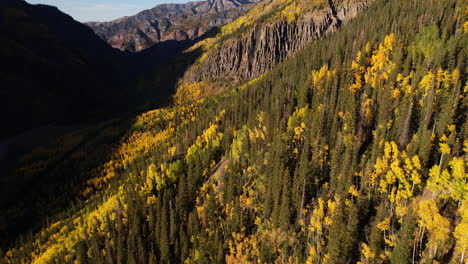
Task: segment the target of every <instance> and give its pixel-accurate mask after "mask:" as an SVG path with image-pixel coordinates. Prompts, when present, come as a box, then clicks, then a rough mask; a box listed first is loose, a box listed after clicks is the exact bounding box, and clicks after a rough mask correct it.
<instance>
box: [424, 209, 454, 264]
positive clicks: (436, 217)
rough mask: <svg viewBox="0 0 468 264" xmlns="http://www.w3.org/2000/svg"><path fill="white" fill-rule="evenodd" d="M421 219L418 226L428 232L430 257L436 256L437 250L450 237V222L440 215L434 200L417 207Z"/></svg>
mask: <svg viewBox="0 0 468 264" xmlns="http://www.w3.org/2000/svg"><path fill="white" fill-rule="evenodd" d="M416 213H417V215H418V217H419V220H418V225H419V226H420V227H421V228H424V229H426V230H427V232H428V242H427V245H426V246H427V248H428V249H429V255H430V256H434V255H435V254H436V253H437V249H438V248H440V246H443V245H444V243H445V242H446V241H447V239H448V238H449V235H450V221H449V220H448V219H447V218H445V217H443V216H442V215H440V213H439V209H438V208H437V205H436V202H435V201H434V200H422V201H421V202H419V203H418V204H417V205H416Z"/></svg>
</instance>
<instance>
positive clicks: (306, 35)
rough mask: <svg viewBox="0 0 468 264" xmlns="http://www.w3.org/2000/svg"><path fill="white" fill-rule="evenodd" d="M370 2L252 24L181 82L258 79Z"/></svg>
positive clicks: (361, 0)
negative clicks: (297, 17)
mask: <svg viewBox="0 0 468 264" xmlns="http://www.w3.org/2000/svg"><path fill="white" fill-rule="evenodd" d="M335 2H341V1H339V0H336V1H335ZM371 2H372V0H353V1H348V2H347V4H341V5H339V6H340V7H339V8H338V9H337V8H335V4H334V2H333V1H329V6H328V7H327V8H326V11H325V12H316V13H311V14H305V15H304V16H303V19H302V20H301V21H297V22H295V21H286V20H279V21H276V22H274V23H271V24H260V25H256V26H254V27H253V28H252V29H251V30H250V31H249V32H248V33H247V34H245V35H243V36H242V37H240V38H231V39H230V40H228V41H225V42H223V43H222V44H221V45H220V47H219V48H217V49H216V50H213V51H212V52H210V53H209V54H208V56H206V59H205V60H203V61H202V62H201V63H200V64H198V65H195V66H193V67H192V68H191V69H190V70H189V71H188V72H187V73H186V74H185V76H184V80H183V81H184V82H194V81H199V80H202V79H205V80H206V79H207V78H208V79H210V78H211V79H216V78H229V79H232V80H234V81H242V80H248V79H252V78H255V77H258V76H260V75H261V74H263V73H265V72H267V71H268V70H270V69H271V68H272V67H273V66H274V65H276V64H277V63H279V62H281V61H283V60H284V59H286V57H288V56H290V55H291V54H292V53H294V52H295V51H297V50H299V49H301V48H303V47H304V46H305V45H306V44H307V43H309V42H311V41H312V40H313V39H316V38H320V37H322V36H324V35H326V34H328V33H331V32H334V31H335V30H336V29H337V28H338V27H339V26H340V25H341V24H342V23H344V22H346V21H347V20H349V19H351V18H353V17H355V16H356V15H357V14H358V13H360V12H361V11H362V10H363V9H365V8H366V7H367V6H369V5H370V3H371Z"/></svg>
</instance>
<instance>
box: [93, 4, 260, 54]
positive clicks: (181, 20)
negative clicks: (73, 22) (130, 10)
mask: <svg viewBox="0 0 468 264" xmlns="http://www.w3.org/2000/svg"><path fill="white" fill-rule="evenodd" d="M257 1H258V0H208V1H194V2H188V3H185V4H161V5H158V6H156V7H154V8H152V9H148V10H144V11H141V12H139V13H138V14H136V15H134V16H127V17H123V18H119V19H116V20H114V21H110V22H86V23H85V24H86V25H88V26H89V27H91V28H92V29H93V30H94V31H95V32H96V33H97V34H98V35H99V36H100V37H101V38H102V39H104V40H106V41H107V42H109V43H110V45H111V46H113V47H114V48H117V49H120V50H127V51H132V52H136V51H142V50H144V49H146V48H149V47H151V46H152V45H154V44H156V43H158V42H161V41H165V40H177V41H182V40H193V39H195V38H197V37H200V36H201V35H203V34H204V33H206V32H207V31H209V30H210V29H212V28H213V27H215V26H219V25H223V24H226V23H229V22H231V21H232V20H233V19H235V18H237V17H239V16H240V15H242V14H244V13H245V12H247V11H248V10H249V9H250V8H252V7H253V5H254V4H255V3H256V2H257Z"/></svg>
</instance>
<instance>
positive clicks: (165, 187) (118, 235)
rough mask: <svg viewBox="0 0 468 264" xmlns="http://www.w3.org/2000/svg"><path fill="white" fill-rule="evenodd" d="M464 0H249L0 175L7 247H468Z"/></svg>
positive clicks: (459, 255)
mask: <svg viewBox="0 0 468 264" xmlns="http://www.w3.org/2000/svg"><path fill="white" fill-rule="evenodd" d="M466 6H467V5H466V0H445V1H432V0H407V1H401V0H374V1H365V0H342V1H341V0H330V1H322V0H278V1H274V0H272V1H261V2H259V3H257V5H256V6H255V7H254V8H252V9H250V10H249V11H248V12H247V13H245V14H244V15H243V16H241V17H239V18H237V19H236V20H234V21H232V22H231V23H228V24H226V25H224V26H221V27H219V28H216V29H214V30H213V31H212V32H211V33H210V34H208V35H205V38H204V39H200V41H197V42H195V43H190V44H191V47H189V48H187V49H184V50H183V51H182V52H180V53H178V54H177V55H176V56H175V57H171V58H169V59H168V60H166V61H165V62H164V63H163V64H161V65H159V66H158V67H156V68H153V69H150V70H149V71H148V72H147V74H146V75H145V78H147V79H145V81H146V82H148V83H150V84H152V85H154V86H157V87H159V88H161V89H170V88H172V86H174V85H175V86H177V89H176V90H175V91H174V92H175V94H174V95H173V96H172V98H173V102H172V104H170V105H167V106H166V107H160V108H157V109H153V110H151V111H147V112H144V113H141V114H137V115H134V116H133V115H132V116H128V117H122V118H118V119H112V120H108V121H106V122H102V123H99V124H94V125H92V126H88V127H84V128H80V129H76V130H73V131H71V132H68V133H65V134H64V135H62V136H57V137H55V138H54V139H53V140H51V141H50V142H48V143H46V144H43V145H42V146H40V147H38V148H36V149H34V150H33V151H31V152H30V153H28V154H26V155H24V156H23V157H22V158H21V159H20V160H19V161H18V163H17V165H16V169H15V171H14V172H13V173H12V174H11V175H10V174H9V175H6V177H2V178H0V180H1V182H0V187H3V186H6V187H3V190H2V191H0V201H6V202H3V203H0V211H2V212H4V213H2V214H1V215H0V234H1V235H2V239H0V241H1V242H3V243H1V244H0V246H1V247H2V251H1V252H0V256H1V260H0V261H3V262H5V263H69V262H73V263H228V264H231V263H337V264H341V263H343V264H344V263H363V264H364V263H365V264H369V263H465V262H466V260H467V259H466V252H467V249H468V243H467V239H466V238H467V236H466V227H467V225H468V214H467V212H468V174H467V173H466V169H467V167H466V160H467V157H468V156H467V155H468V154H467V153H468V138H467V135H468V122H467V117H466V113H467V109H468V97H467V93H468V86H467V84H468V77H467V74H466V73H467V72H468V63H467V62H468V15H467V13H466V12H465V11H466ZM138 54H139V53H138ZM210 66H211V67H210ZM175 73H176V74H175ZM163 80H164V81H163ZM166 83H168V84H169V85H166ZM136 88H137V86H136ZM18 186H21V187H22V188H23V190H25V191H22V192H18V193H16V195H15V196H14V197H10V195H9V194H10V193H15V189H16V188H17V187H18ZM8 187H10V188H8ZM30 219H34V221H33V220H30ZM3 236H4V237H5V238H3Z"/></svg>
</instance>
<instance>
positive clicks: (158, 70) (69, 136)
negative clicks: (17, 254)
mask: <svg viewBox="0 0 468 264" xmlns="http://www.w3.org/2000/svg"><path fill="white" fill-rule="evenodd" d="M218 31H219V30H218V29H217V28H215V29H213V30H211V31H209V32H207V33H206V34H205V35H203V36H202V37H200V38H198V39H195V40H191V41H165V42H162V43H159V44H157V45H155V46H153V47H151V48H149V49H147V50H145V51H142V52H140V53H136V54H127V56H126V59H127V61H126V62H125V63H128V64H127V65H128V66H129V69H131V68H132V67H133V69H132V72H129V74H131V75H134V76H139V77H138V78H137V80H136V81H129V83H128V85H129V87H132V89H128V90H129V92H128V94H127V99H128V101H129V102H132V104H136V105H133V106H132V105H131V106H128V109H125V110H124V111H116V112H115V113H114V115H112V114H109V115H106V116H105V119H106V120H107V121H105V120H103V119H102V118H100V119H96V120H94V121H92V122H91V123H89V122H88V123H87V124H67V125H65V126H57V127H55V126H46V127H43V128H40V129H33V130H30V131H28V132H25V133H23V134H21V135H18V136H15V137H11V138H9V139H6V140H3V141H2V142H0V152H2V153H0V156H3V157H0V169H1V170H0V211H1V212H2V214H1V215H0V234H1V235H0V248H1V249H7V248H9V247H12V246H14V242H15V241H18V239H21V238H20V237H21V236H24V235H28V234H31V233H35V232H37V231H38V230H40V229H41V228H43V227H45V226H47V225H48V224H50V223H51V222H52V221H56V220H59V219H63V218H65V217H67V216H69V215H70V214H71V213H72V212H76V211H77V210H79V209H80V208H82V207H83V206H84V204H85V201H84V200H83V198H82V193H83V191H84V189H85V188H86V182H87V181H88V180H89V179H91V178H94V177H96V176H97V175H96V171H97V168H99V167H100V166H102V165H103V164H104V163H105V162H106V161H108V160H109V159H110V158H111V157H112V155H113V150H114V149H115V148H116V146H117V145H118V143H119V142H120V141H122V139H123V138H125V136H126V135H128V134H129V131H130V130H131V127H132V125H133V123H134V121H135V118H136V116H137V115H138V114H140V113H141V112H142V111H146V110H149V109H154V108H158V107H163V106H166V105H168V104H169V102H170V100H169V98H170V96H171V94H172V93H173V92H174V91H175V89H176V85H177V81H178V79H179V78H180V77H181V76H183V74H184V73H185V71H186V70H187V68H188V67H190V66H191V65H192V64H193V63H194V62H195V61H196V60H197V58H199V56H200V55H201V54H202V50H201V49H200V48H198V49H195V50H193V51H190V52H184V53H182V51H184V50H186V49H187V48H189V47H190V46H192V45H194V44H195V43H197V42H199V41H201V40H203V39H205V38H208V37H211V36H214V35H216V34H217V33H218ZM145 68H146V69H148V68H149V70H145ZM117 78H120V77H117ZM126 85H127V84H126ZM22 142H23V143H22ZM24 142H26V143H24Z"/></svg>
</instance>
